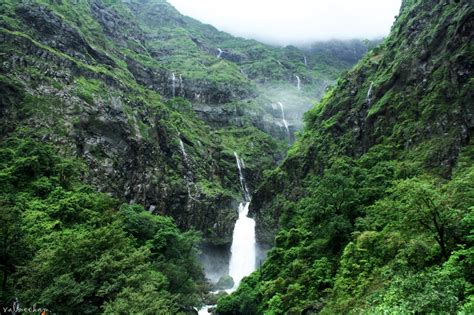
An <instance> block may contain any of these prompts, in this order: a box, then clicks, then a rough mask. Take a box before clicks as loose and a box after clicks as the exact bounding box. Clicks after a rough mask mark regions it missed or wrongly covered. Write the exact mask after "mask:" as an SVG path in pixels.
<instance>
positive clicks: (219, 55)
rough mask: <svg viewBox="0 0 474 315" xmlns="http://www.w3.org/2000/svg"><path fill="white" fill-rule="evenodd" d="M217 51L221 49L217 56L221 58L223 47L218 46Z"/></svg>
mask: <svg viewBox="0 0 474 315" xmlns="http://www.w3.org/2000/svg"><path fill="white" fill-rule="evenodd" d="M217 51H219V53H218V54H217V58H221V56H222V53H223V51H222V49H220V48H217Z"/></svg>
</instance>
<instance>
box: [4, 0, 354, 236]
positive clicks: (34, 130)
mask: <svg viewBox="0 0 474 315" xmlns="http://www.w3.org/2000/svg"><path fill="white" fill-rule="evenodd" d="M1 17H2V18H1V21H0V27H1V35H0V36H1V39H2V43H3V45H2V54H1V56H0V58H1V61H2V62H1V63H2V77H1V89H2V101H1V112H2V118H1V124H0V128H1V131H2V139H3V140H4V139H7V138H9V137H32V138H34V139H41V141H43V142H48V143H51V144H54V145H55V147H57V148H58V150H60V151H61V153H62V154H65V155H67V156H76V157H79V158H81V159H83V160H85V161H86V163H87V169H88V170H89V172H87V173H86V174H84V175H83V177H84V179H85V180H86V181H87V182H88V183H90V184H92V185H93V186H94V187H97V188H98V189H99V190H100V191H102V192H107V193H111V194H112V195H114V196H116V197H118V198H120V199H121V200H123V201H126V202H129V203H140V204H143V205H144V206H145V207H146V208H147V209H149V210H150V211H152V212H154V213H158V214H164V215H171V216H173V218H174V219H175V220H176V223H177V224H178V226H179V227H181V228H185V229H188V228H191V227H192V228H195V229H198V230H200V231H202V232H204V236H205V238H206V239H208V240H209V241H211V242H213V243H224V244H228V243H229V242H230V239H231V233H232V226H233V223H234V222H235V219H236V215H235V209H236V203H237V202H238V201H239V200H240V199H241V196H240V184H239V180H238V172H237V166H236V163H235V158H234V154H233V152H234V151H236V152H237V153H239V154H240V155H241V156H242V157H243V158H244V160H245V161H246V162H247V163H246V165H247V172H248V173H249V175H248V178H249V181H250V185H251V188H252V189H253V188H255V187H256V186H257V185H258V184H259V183H260V181H261V179H262V177H263V170H265V169H270V168H272V167H274V166H275V165H276V163H277V162H278V161H280V160H281V159H282V158H283V157H284V155H285V151H286V143H287V142H288V141H289V140H290V141H292V139H293V133H294V132H295V131H296V130H297V129H298V128H299V127H300V125H301V116H302V113H303V112H304V111H305V110H306V109H307V108H309V107H310V106H311V104H312V103H313V102H314V101H315V100H317V99H319V97H320V96H321V95H322V93H323V92H324V89H325V88H326V86H328V85H329V84H331V82H333V80H334V79H335V77H336V75H337V73H339V72H340V71H342V70H344V69H347V68H348V67H349V66H350V63H347V62H344V63H342V64H329V63H326V61H321V62H319V61H318V59H317V58H316V57H315V58H314V59H313V56H312V55H311V54H310V53H309V52H308V55H307V56H304V55H303V54H304V52H303V51H301V50H299V49H297V48H295V47H287V48H277V47H271V46H267V45H263V44H261V43H258V42H256V41H252V40H244V39H241V38H235V37H232V36H231V35H229V34H226V33H223V32H220V31H218V30H216V29H215V28H214V27H212V26H210V25H204V24H202V23H200V22H198V21H196V20H194V19H191V18H188V17H185V16H183V15H181V14H180V13H179V12H178V11H176V10H175V9H174V8H173V7H172V6H171V5H169V4H168V3H167V2H165V1H158V0H154V1H152V0H150V1H123V2H121V1H112V2H107V1H73V2H71V1H4V2H3V4H2V8H1ZM219 49H220V50H221V51H222V53H221V54H219ZM315 56H316V55H315ZM303 57H306V60H307V64H306V65H305V64H304V58H303ZM295 75H298V76H299V77H300V78H301V79H300V80H301V83H300V84H301V91H300V90H298V89H297V85H296V84H297V82H296V77H295ZM278 102H283V103H285V104H284V106H285V110H286V118H287V121H288V124H289V131H288V132H287V131H285V126H284V125H283V122H282V119H281V115H282V112H281V109H280V106H279V105H278ZM292 108H297V109H298V110H294V111H292ZM288 136H289V137H290V138H291V139H288ZM181 143H182V145H181Z"/></svg>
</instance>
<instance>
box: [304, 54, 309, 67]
mask: <svg viewBox="0 0 474 315" xmlns="http://www.w3.org/2000/svg"><path fill="white" fill-rule="evenodd" d="M303 59H304V65H305V66H308V60H307V59H306V56H305V55H303Z"/></svg>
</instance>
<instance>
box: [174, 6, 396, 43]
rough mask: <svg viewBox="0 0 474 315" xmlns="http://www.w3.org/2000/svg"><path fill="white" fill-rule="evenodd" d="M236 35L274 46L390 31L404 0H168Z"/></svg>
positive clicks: (372, 35) (381, 33)
mask: <svg viewBox="0 0 474 315" xmlns="http://www.w3.org/2000/svg"><path fill="white" fill-rule="evenodd" d="M168 1H169V3H171V4H172V5H173V6H175V8H176V9H178V10H179V11H180V12H181V13H183V14H185V15H188V16H190V17H193V18H195V19H197V20H199V21H201V22H204V23H208V24H211V25H213V26H215V27H216V28H218V29H219V30H222V31H225V32H228V33H230V34H232V35H235V36H241V37H244V38H249V39H256V40H259V41H262V42H264V43H268V44H274V45H289V44H293V45H304V44H308V43H311V42H314V41H324V40H330V39H353V38H359V39H365V38H367V39H374V38H380V37H383V36H385V35H387V34H388V33H389V31H390V27H391V25H392V24H393V22H394V18H395V16H396V15H397V14H398V12H399V9H400V4H401V0H382V1H381V0H358V1H354V0H291V1H282V0H258V1H256V0H220V1H218V0H199V1H195V0H168Z"/></svg>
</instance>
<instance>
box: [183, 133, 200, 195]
mask: <svg viewBox="0 0 474 315" xmlns="http://www.w3.org/2000/svg"><path fill="white" fill-rule="evenodd" d="M179 146H180V148H181V154H182V156H183V160H184V164H185V166H186V173H185V175H184V180H185V181H186V188H187V189H188V200H189V201H191V200H196V199H195V198H194V197H193V195H192V192H191V187H192V186H194V188H195V190H196V191H197V187H196V184H195V183H194V178H193V177H194V176H193V172H192V169H191V162H190V160H189V156H188V153H187V152H186V149H185V148H184V143H183V140H181V138H179Z"/></svg>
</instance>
